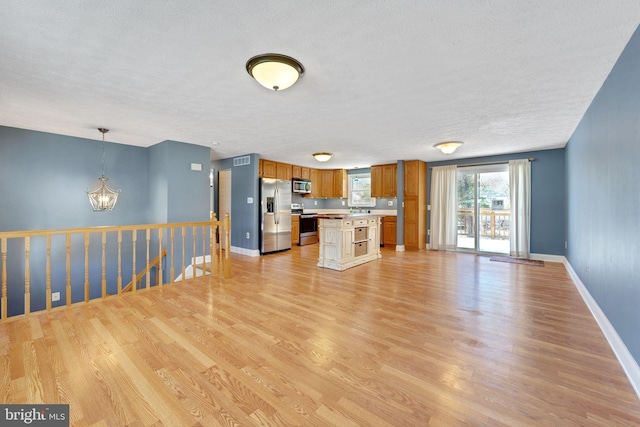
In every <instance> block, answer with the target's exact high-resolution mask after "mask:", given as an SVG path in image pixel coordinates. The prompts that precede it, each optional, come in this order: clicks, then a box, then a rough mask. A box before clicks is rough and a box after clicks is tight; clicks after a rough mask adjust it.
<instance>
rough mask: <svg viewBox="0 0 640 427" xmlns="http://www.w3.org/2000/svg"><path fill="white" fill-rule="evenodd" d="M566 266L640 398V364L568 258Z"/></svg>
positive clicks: (565, 260) (565, 261) (565, 262)
mask: <svg viewBox="0 0 640 427" xmlns="http://www.w3.org/2000/svg"><path fill="white" fill-rule="evenodd" d="M563 258H564V257H563ZM564 266H565V268H566V269H567V271H568V272H569V276H571V279H572V280H573V283H574V284H575V285H576V288H577V289H578V292H580V295H581V296H582V299H583V300H584V302H585V303H586V304H587V307H588V308H589V311H591V314H592V315H593V317H594V318H595V319H596V322H597V323H598V325H599V326H600V330H602V333H603V334H604V336H605V338H606V339H607V341H609V345H610V346H611V349H612V350H613V352H614V353H615V355H616V357H617V358H618V361H619V362H620V365H622V369H623V370H624V372H625V373H626V374H627V378H629V382H631V386H632V387H633V389H634V390H635V391H636V394H637V395H638V397H639V398H640V366H638V362H636V360H635V359H634V358H633V356H632V355H631V353H630V352H629V349H628V348H627V346H626V345H625V344H624V342H623V341H622V338H620V335H618V332H616V330H615V329H614V327H613V325H612V324H611V322H609V319H607V316H606V315H605V314H604V312H603V311H602V309H601V308H600V306H599V305H598V303H597V302H596V300H595V299H593V297H592V296H591V294H590V293H589V290H588V289H587V288H586V286H584V283H582V280H580V277H578V275H577V274H576V272H575V270H574V269H573V267H572V266H571V264H570V263H569V261H568V260H567V259H566V258H565V259H564Z"/></svg>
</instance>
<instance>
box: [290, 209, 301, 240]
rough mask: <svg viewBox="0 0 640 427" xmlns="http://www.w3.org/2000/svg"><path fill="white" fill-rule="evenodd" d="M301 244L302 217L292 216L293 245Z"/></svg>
mask: <svg viewBox="0 0 640 427" xmlns="http://www.w3.org/2000/svg"><path fill="white" fill-rule="evenodd" d="M299 243H300V215H291V245H297V244H299Z"/></svg>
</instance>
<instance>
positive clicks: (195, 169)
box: [191, 163, 202, 171]
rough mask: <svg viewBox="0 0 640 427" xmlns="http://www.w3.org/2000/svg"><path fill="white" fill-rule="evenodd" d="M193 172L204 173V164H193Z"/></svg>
mask: <svg viewBox="0 0 640 427" xmlns="http://www.w3.org/2000/svg"><path fill="white" fill-rule="evenodd" d="M191 170H192V171H202V163H191Z"/></svg>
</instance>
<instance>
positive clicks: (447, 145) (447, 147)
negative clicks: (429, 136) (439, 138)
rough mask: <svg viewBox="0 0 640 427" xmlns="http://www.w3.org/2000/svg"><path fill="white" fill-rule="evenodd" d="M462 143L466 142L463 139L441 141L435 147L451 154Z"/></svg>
mask: <svg viewBox="0 0 640 427" xmlns="http://www.w3.org/2000/svg"><path fill="white" fill-rule="evenodd" d="M462 144H464V142H462V141H446V142H440V143H438V144H436V145H434V146H433V147H434V148H438V149H439V150H440V151H442V152H443V153H444V154H451V153H453V152H454V151H456V150H457V149H458V147H460V146H461V145H462Z"/></svg>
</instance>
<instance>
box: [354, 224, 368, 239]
mask: <svg viewBox="0 0 640 427" xmlns="http://www.w3.org/2000/svg"><path fill="white" fill-rule="evenodd" d="M367 230H368V227H356V228H355V229H354V233H353V241H354V242H361V241H363V240H367Z"/></svg>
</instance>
